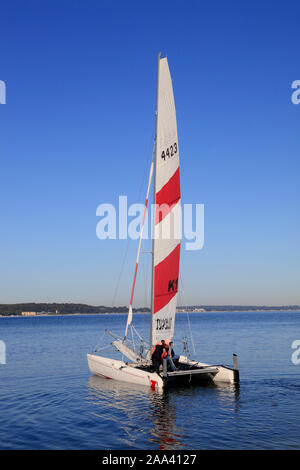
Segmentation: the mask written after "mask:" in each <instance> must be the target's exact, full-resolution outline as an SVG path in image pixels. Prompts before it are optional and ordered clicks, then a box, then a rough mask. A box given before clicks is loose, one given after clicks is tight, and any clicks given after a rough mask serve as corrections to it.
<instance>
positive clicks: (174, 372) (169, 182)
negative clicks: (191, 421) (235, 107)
mask: <svg viewBox="0 0 300 470" xmlns="http://www.w3.org/2000/svg"><path fill="white" fill-rule="evenodd" d="M153 176H154V184H153V202H154V207H155V213H154V217H153V221H152V225H153V232H152V233H153V236H152V237H153V241H152V282H151V284H152V286H151V322H150V342H149V344H147V342H146V341H145V340H144V339H143V338H142V337H141V336H140V335H139V333H138V332H137V331H136V329H135V328H134V326H133V315H132V312H133V308H132V306H133V296H134V290H135V283H136V277H137V271H138V265H139V257H140V252H141V242H142V238H143V229H144V225H145V216H146V212H147V206H148V198H149V192H150V188H151V181H152V177H153ZM180 227H181V192H180V173H179V145H178V136H177V123H176V111H175V102H174V95H173V86H172V80H171V75H170V71H169V65H168V60H167V57H163V58H162V57H161V54H159V55H158V70H157V97H156V132H155V143H154V156H153V159H152V163H151V168H150V174H149V180H148V187H147V194H146V202H145V207H144V214H143V222H142V224H141V230H140V238H139V245H138V251H137V259H136V264H135V272H134V278H133V285H132V290H131V297H130V304H129V311H128V317H127V322H126V328H125V335H124V338H119V337H117V336H115V335H114V334H113V333H110V332H109V331H107V333H108V334H110V335H111V336H112V337H113V339H114V341H112V342H111V344H112V345H113V346H114V348H115V349H117V350H118V351H119V352H121V354H122V355H123V356H126V358H128V360H129V362H125V361H123V360H116V359H112V358H108V357H104V356H102V355H99V353H96V352H93V353H91V354H88V355H87V359H88V365H89V369H90V371H91V372H92V373H93V374H95V375H99V376H104V377H106V378H108V379H115V380H119V381H123V382H129V383H131V384H133V385H135V384H139V385H147V386H150V387H151V388H153V389H162V388H164V387H167V386H169V385H171V384H173V385H174V384H177V383H180V384H182V383H195V382H199V381H200V382H203V381H205V382H215V383H218V382H227V383H237V382H238V381H239V371H238V365H237V356H236V355H235V354H234V355H233V367H228V366H225V365H209V364H205V363H201V362H198V361H196V360H192V359H191V358H190V357H189V354H188V355H185V354H183V355H180V356H179V358H178V360H177V361H176V368H174V367H172V368H171V369H170V367H168V364H167V360H166V359H164V360H163V364H162V366H161V369H160V370H159V371H155V370H154V369H153V366H152V362H151V353H152V350H153V348H154V347H155V345H156V344H158V343H159V342H161V341H162V340H169V341H171V340H172V338H173V336H174V327H175V314H176V306H177V297H178V287H179V286H178V279H179V260H180V247H181V231H180ZM129 329H130V330H131V340H130V338H129V335H128V330H129ZM136 335H137V336H138V339H139V347H137V346H136V342H135V341H134V336H136Z"/></svg>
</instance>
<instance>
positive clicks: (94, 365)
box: [87, 354, 239, 389]
mask: <svg viewBox="0 0 300 470" xmlns="http://www.w3.org/2000/svg"><path fill="white" fill-rule="evenodd" d="M87 359H88V364H89V368H90V371H91V372H92V373H93V374H95V375H99V376H102V377H105V378H107V379H114V380H119V381H121V382H129V383H131V384H136V385H146V386H150V387H151V388H152V389H162V388H163V387H166V386H169V385H172V384H179V383H182V384H187V383H199V382H202V383H203V382H208V383H209V382H211V383H212V382H214V383H218V382H221V383H231V384H234V383H238V380H239V377H238V370H237V369H236V370H235V369H231V368H230V367H227V366H223V365H220V366H219V365H217V366H210V365H208V364H203V363H200V362H196V361H191V360H189V359H188V358H186V357H185V356H180V357H179V361H178V364H177V369H176V370H175V371H172V372H171V371H170V372H169V371H166V372H162V376H161V375H158V374H157V373H156V372H152V370H151V364H150V363H149V362H144V363H132V364H128V363H125V362H123V361H119V360H115V359H110V358H107V357H102V356H97V355H95V354H88V355H87Z"/></svg>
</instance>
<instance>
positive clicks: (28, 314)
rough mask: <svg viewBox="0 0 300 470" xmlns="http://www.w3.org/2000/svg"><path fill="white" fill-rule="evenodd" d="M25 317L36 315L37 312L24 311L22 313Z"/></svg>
mask: <svg viewBox="0 0 300 470" xmlns="http://www.w3.org/2000/svg"><path fill="white" fill-rule="evenodd" d="M21 315H22V316H23V317H34V316H35V315H36V312H22V314H21Z"/></svg>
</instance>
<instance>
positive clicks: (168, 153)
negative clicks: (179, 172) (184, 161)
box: [161, 142, 177, 161]
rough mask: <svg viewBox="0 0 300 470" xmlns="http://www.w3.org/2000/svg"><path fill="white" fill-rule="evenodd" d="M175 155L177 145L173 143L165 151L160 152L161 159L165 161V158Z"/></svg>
mask: <svg viewBox="0 0 300 470" xmlns="http://www.w3.org/2000/svg"><path fill="white" fill-rule="evenodd" d="M176 153H177V143H176V142H175V143H174V144H173V145H170V147H168V148H167V149H166V151H165V150H163V151H162V154H161V158H162V159H163V160H165V161H166V159H167V158H171V157H174V155H176Z"/></svg>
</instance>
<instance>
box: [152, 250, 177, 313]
mask: <svg viewBox="0 0 300 470" xmlns="http://www.w3.org/2000/svg"><path fill="white" fill-rule="evenodd" d="M179 259H180V243H178V245H177V246H176V248H174V250H173V251H171V253H170V254H169V255H168V256H167V257H166V258H165V259H164V260H163V261H161V262H160V263H158V264H157V265H156V266H155V268H154V306H153V313H156V312H158V311H159V310H161V309H162V308H163V307H164V306H165V305H167V304H168V303H169V302H170V300H171V299H172V298H173V297H174V295H176V294H177V292H178V274H179Z"/></svg>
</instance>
